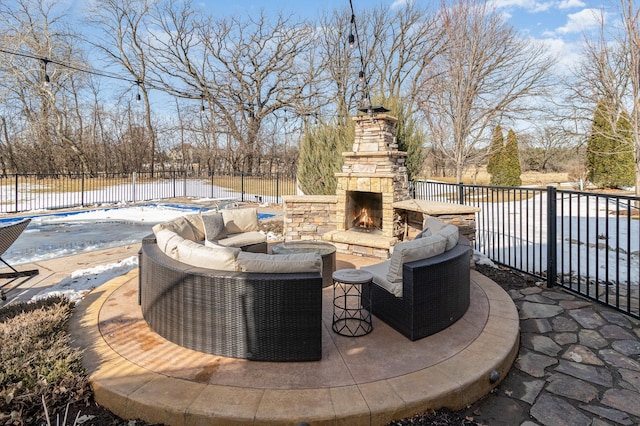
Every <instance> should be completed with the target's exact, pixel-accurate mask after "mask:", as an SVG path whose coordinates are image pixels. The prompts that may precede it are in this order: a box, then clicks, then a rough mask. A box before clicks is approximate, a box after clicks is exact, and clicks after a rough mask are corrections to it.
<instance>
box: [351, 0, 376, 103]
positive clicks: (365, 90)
mask: <svg viewBox="0 0 640 426" xmlns="http://www.w3.org/2000/svg"><path fill="white" fill-rule="evenodd" d="M349 6H350V7H351V32H350V34H349V46H351V47H353V43H357V44H358V54H359V55H360V72H359V73H358V79H359V80H360V82H361V83H362V92H363V96H362V98H363V101H368V103H369V105H368V108H367V110H368V111H372V106H371V96H370V94H369V79H368V78H365V75H366V70H367V66H366V64H365V62H364V55H363V54H362V44H361V43H360V35H359V34H358V26H357V25H356V14H355V12H354V9H353V0H349ZM354 33H355V36H354Z"/></svg>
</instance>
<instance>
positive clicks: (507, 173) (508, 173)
mask: <svg viewBox="0 0 640 426" xmlns="http://www.w3.org/2000/svg"><path fill="white" fill-rule="evenodd" d="M502 138H503V136H502V129H501V128H500V126H499V125H498V126H496V129H495V130H494V132H493V138H492V140H491V148H490V149H491V151H490V153H489V163H488V164H487V171H488V172H489V173H490V174H491V185H494V186H520V185H522V179H521V178H520V175H521V174H522V168H521V166H520V155H519V150H518V139H517V138H516V133H515V132H514V131H513V130H509V132H508V133H507V143H506V145H504V146H502V143H503V142H502V141H503V139H502Z"/></svg>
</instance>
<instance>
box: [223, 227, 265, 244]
mask: <svg viewBox="0 0 640 426" xmlns="http://www.w3.org/2000/svg"><path fill="white" fill-rule="evenodd" d="M265 241H267V236H266V235H265V234H263V233H261V232H257V231H253V232H242V233H240V234H235V235H229V236H227V238H224V239H222V240H218V241H217V243H218V244H220V245H221V246H227V247H244V246H248V245H251V244H259V243H264V242H265Z"/></svg>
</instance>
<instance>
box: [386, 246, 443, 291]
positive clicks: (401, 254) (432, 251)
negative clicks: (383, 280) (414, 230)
mask: <svg viewBox="0 0 640 426" xmlns="http://www.w3.org/2000/svg"><path fill="white" fill-rule="evenodd" d="M446 246H447V239H446V238H444V237H443V236H441V235H437V234H436V235H431V236H429V237H424V238H419V239H417V240H411V241H404V242H401V243H398V244H396V245H395V246H394V248H393V254H392V255H391V260H390V263H389V272H388V273H387V280H388V281H389V282H392V283H402V265H404V264H405V263H407V262H413V261H414V260H420V259H427V258H429V257H433V256H437V255H439V254H442V253H444V251H445V247H446Z"/></svg>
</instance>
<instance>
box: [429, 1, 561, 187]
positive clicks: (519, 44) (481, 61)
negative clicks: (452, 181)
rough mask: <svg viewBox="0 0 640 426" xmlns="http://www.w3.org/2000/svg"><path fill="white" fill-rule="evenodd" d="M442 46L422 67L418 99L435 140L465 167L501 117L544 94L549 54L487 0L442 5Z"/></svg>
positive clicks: (518, 115)
mask: <svg viewBox="0 0 640 426" xmlns="http://www.w3.org/2000/svg"><path fill="white" fill-rule="evenodd" d="M439 22H440V25H441V26H442V28H443V30H444V32H445V41H444V43H445V44H444V47H443V49H442V51H441V53H440V54H439V55H438V56H437V57H436V58H435V59H434V60H433V61H432V62H431V64H430V66H429V67H428V68H427V70H426V72H425V73H424V74H423V78H424V79H425V80H424V82H425V83H424V84H423V86H422V94H421V106H422V110H423V112H424V114H425V117H426V123H427V126H428V127H429V130H430V133H431V138H432V143H433V144H434V145H436V146H437V147H438V148H439V149H440V150H442V152H443V153H444V154H445V155H446V156H447V157H448V158H449V159H450V160H451V161H452V162H453V164H454V166H455V171H456V179H457V180H458V181H460V180H461V179H462V174H463V172H464V170H465V169H466V167H468V165H469V164H470V163H471V162H472V160H473V158H474V156H476V155H477V153H479V152H480V151H479V150H478V149H477V146H478V145H479V144H481V143H486V142H487V141H488V140H489V139H490V137H491V136H490V134H491V130H492V129H493V127H494V126H495V125H496V124H498V123H499V122H501V121H502V120H504V119H512V120H515V119H524V118H526V117H527V114H528V113H530V112H531V110H532V107H533V106H535V97H536V96H538V95H542V94H543V90H544V88H545V86H546V84H547V76H548V71H549V69H550V67H551V65H552V60H551V58H549V57H548V56H547V55H546V54H545V49H544V47H543V46H542V45H535V44H533V43H532V42H530V41H527V40H524V39H522V38H520V37H519V36H518V34H517V33H516V31H515V30H514V29H513V28H512V27H511V26H509V25H508V24H507V23H506V22H505V21H504V20H503V19H502V17H501V16H499V15H498V14H496V13H495V11H494V10H492V9H491V8H490V6H488V5H487V3H484V2H480V1H475V0H458V1H456V2H455V3H454V4H449V5H444V4H443V5H442V7H441V10H440V16H439Z"/></svg>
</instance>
